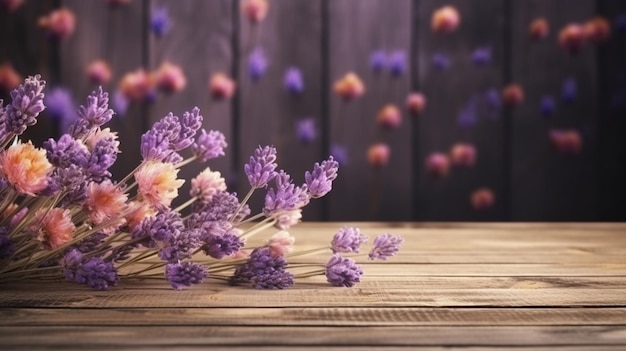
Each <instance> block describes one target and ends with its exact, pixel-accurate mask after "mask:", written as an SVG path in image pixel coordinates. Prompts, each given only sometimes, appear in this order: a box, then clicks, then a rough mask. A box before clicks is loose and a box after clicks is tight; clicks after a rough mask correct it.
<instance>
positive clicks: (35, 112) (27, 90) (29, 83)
mask: <svg viewBox="0 0 626 351" xmlns="http://www.w3.org/2000/svg"><path fill="white" fill-rule="evenodd" d="M45 87H46V81H45V80H43V79H41V76H39V75H36V76H34V77H28V78H26V80H24V83H23V84H20V86H19V87H17V88H16V89H14V90H12V91H11V99H12V101H11V103H10V104H9V105H8V106H7V107H6V109H5V110H4V114H0V128H1V129H0V135H6V134H14V135H21V134H22V133H24V131H25V130H26V128H28V127H29V126H32V125H34V124H35V123H37V116H39V113H41V111H43V110H44V109H45V108H46V106H45V105H44V103H43V98H44V93H43V89H44V88H45Z"/></svg>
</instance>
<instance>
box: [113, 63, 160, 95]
mask: <svg viewBox="0 0 626 351" xmlns="http://www.w3.org/2000/svg"><path fill="white" fill-rule="evenodd" d="M119 86H120V91H121V92H122V94H124V97H126V98H127V99H128V100H131V101H145V100H148V99H149V98H150V97H151V95H152V94H153V93H154V89H155V87H154V77H153V76H152V75H151V74H149V73H148V72H146V70H144V69H143V68H139V69H137V70H135V71H132V72H129V73H126V74H125V75H124V76H123V77H122V79H121V80H120V85H119Z"/></svg>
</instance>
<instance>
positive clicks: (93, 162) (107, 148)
mask: <svg viewBox="0 0 626 351" xmlns="http://www.w3.org/2000/svg"><path fill="white" fill-rule="evenodd" d="M118 146H119V143H118V142H117V140H115V139H114V138H113V137H112V136H110V137H106V138H102V139H100V140H99V141H98V142H97V143H96V144H95V145H94V146H93V150H91V156H90V157H89V161H88V162H87V164H86V166H85V170H86V172H87V174H88V175H89V177H90V178H91V179H92V180H95V181H102V180H103V179H107V178H109V177H111V173H110V172H109V171H108V169H109V168H110V167H111V166H113V164H114V163H115V161H116V160H117V154H118V153H119V152H120V151H119V148H118Z"/></svg>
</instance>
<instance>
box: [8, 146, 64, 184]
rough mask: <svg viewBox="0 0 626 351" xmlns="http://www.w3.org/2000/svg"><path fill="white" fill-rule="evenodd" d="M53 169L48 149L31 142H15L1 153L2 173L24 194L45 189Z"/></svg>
mask: <svg viewBox="0 0 626 351" xmlns="http://www.w3.org/2000/svg"><path fill="white" fill-rule="evenodd" d="M52 170H53V167H52V164H50V162H48V159H47V158H46V150H43V149H38V148H35V147H34V146H33V144H31V143H30V142H28V143H27V144H22V143H17V144H13V145H11V146H10V147H9V148H8V149H6V150H5V151H4V152H3V153H2V154H0V173H1V174H2V175H3V176H4V177H5V178H6V180H7V181H8V182H9V183H10V184H11V185H12V186H13V187H14V188H15V189H16V190H17V191H19V192H20V193H22V194H28V195H32V196H34V195H35V193H37V192H39V191H41V190H43V189H45V188H46V187H47V186H48V176H49V175H50V173H52Z"/></svg>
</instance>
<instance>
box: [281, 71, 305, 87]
mask: <svg viewBox="0 0 626 351" xmlns="http://www.w3.org/2000/svg"><path fill="white" fill-rule="evenodd" d="M284 83H285V89H287V91H288V92H290V93H292V94H301V93H302V91H304V80H303V78H302V72H301V71H300V70H299V69H298V68H296V67H290V68H288V69H287V71H285V79H284Z"/></svg>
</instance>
